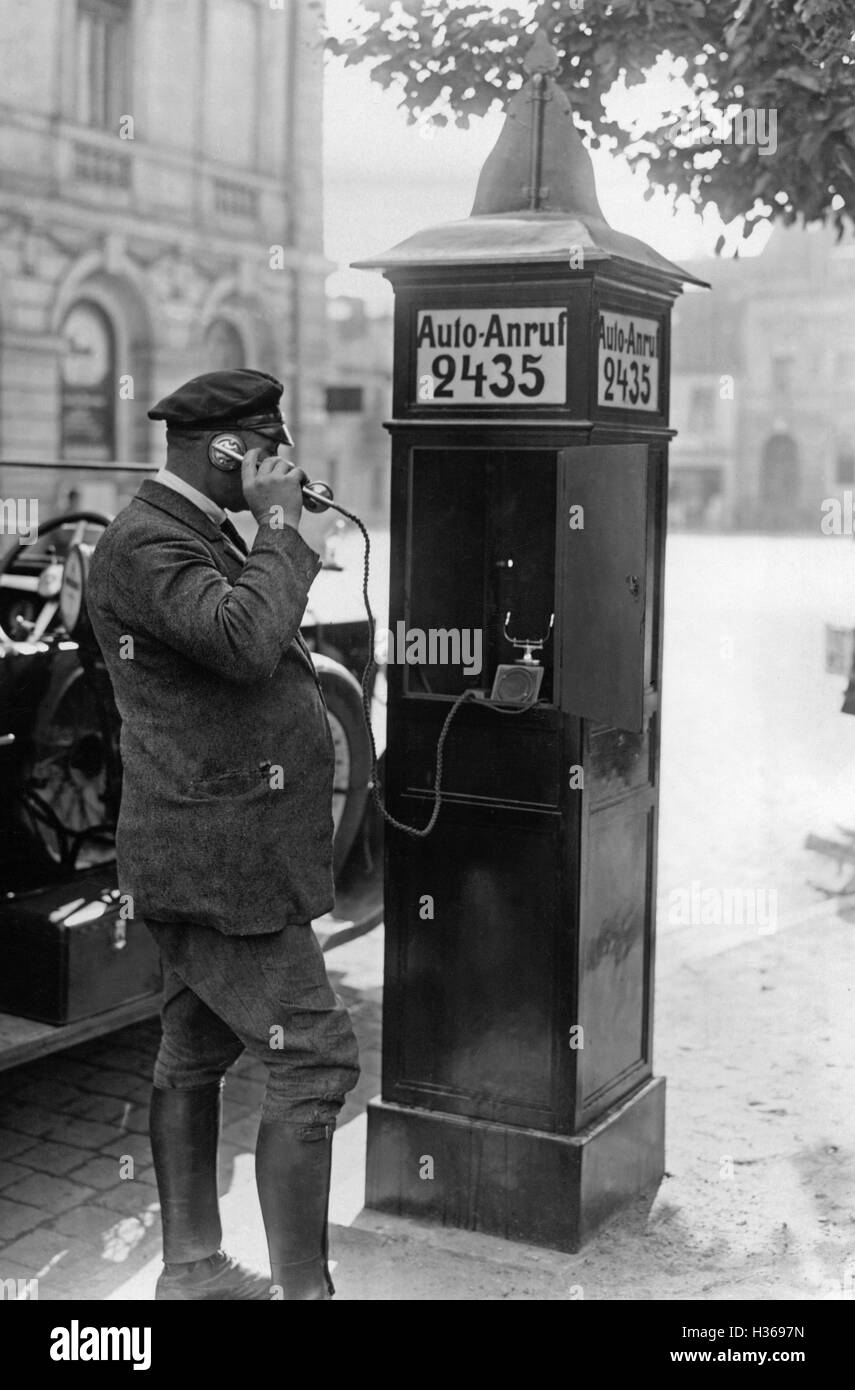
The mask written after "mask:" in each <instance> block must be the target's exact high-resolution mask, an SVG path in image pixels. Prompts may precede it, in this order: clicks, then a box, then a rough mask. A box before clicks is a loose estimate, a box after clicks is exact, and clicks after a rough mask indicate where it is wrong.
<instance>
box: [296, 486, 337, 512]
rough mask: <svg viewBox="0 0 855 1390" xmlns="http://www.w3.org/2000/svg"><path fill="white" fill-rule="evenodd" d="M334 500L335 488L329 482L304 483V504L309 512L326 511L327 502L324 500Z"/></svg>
mask: <svg viewBox="0 0 855 1390" xmlns="http://www.w3.org/2000/svg"><path fill="white" fill-rule="evenodd" d="M325 498H327V499H329V501H330V502H331V501H332V500H333V490H332V488H331V487H330V485H329V483H304V484H303V506H304V507H305V508H306V511H307V512H325V511H326V510H327V503H326V501H325V500H324V499H325Z"/></svg>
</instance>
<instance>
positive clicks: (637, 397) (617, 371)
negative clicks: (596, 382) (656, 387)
mask: <svg viewBox="0 0 855 1390" xmlns="http://www.w3.org/2000/svg"><path fill="white" fill-rule="evenodd" d="M603 375H604V376H605V379H606V389H605V392H604V394H603V400H604V401H613V400H615V399H616V397H615V387H617V388H618V390H619V391H620V393H621V397H620V398H621V402H622V403H623V402H625V401H627V400H628V401H629V403H630V405H637V404H638V402H639V401H641V404H642V405H647V404H648V402H649V401H650V363H649V362H644V363H642V365H641V368H640V369H639V365H638V363H637V362H630V364H629V372H627V370H626V367H625V365H624V363H623V361H622V360H621V359H620V358H618V359H617V361H615V359H614V357H612V356H611V355H609V356H607V357H606V359H605V361H604V362H603Z"/></svg>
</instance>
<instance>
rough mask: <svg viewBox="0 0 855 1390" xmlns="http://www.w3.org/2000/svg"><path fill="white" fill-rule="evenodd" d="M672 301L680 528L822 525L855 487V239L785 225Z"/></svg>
mask: <svg viewBox="0 0 855 1390" xmlns="http://www.w3.org/2000/svg"><path fill="white" fill-rule="evenodd" d="M687 268H691V269H693V270H694V271H695V273H696V274H698V275H699V276H700V277H701V278H702V279H705V280H709V281H711V283H712V290H711V291H700V292H698V293H688V294H686V295H684V296H683V298H682V299H681V300H680V301H679V303H678V304H677V306H676V309H675V315H674V333H673V344H672V388H671V419H672V422H673V424H674V426H675V428H676V429H677V430H678V431H679V433H678V436H677V439H676V440H675V442H674V445H673V446H672V451H671V489H670V503H671V514H672V522H673V523H674V524H676V525H680V524H683V525H688V526H696V527H708V528H715V529H717V528H718V527H719V526H726V527H734V528H736V529H752V530H753V529H760V530H781V531H787V530H817V529H818V527H819V522H820V519H821V515H822V513H821V506H822V502H823V500H824V499H825V498H829V497H835V496H841V495H842V493H843V491H845V490H846V489H847V488H848V489H849V490H850V491H851V490H852V489H853V487H855V238H850V237H847V238H845V239H844V240H843V241H841V242H837V241H836V240H835V235H834V233H833V232H832V231H830V230H825V229H823V230H816V231H810V232H805V231H800V230H797V229H786V230H784V229H776V230H775V231H774V232H773V233H772V236H771V238H770V240H769V243H768V245H767V246H766V248H765V250H764V251H763V253H762V254H761V255H760V256H752V257H746V258H743V259H740V260H737V261H734V260H716V261H703V262H697V263H695V264H694V265H693V266H692V267H687Z"/></svg>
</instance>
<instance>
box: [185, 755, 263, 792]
mask: <svg viewBox="0 0 855 1390" xmlns="http://www.w3.org/2000/svg"><path fill="white" fill-rule="evenodd" d="M270 768H271V765H270V763H269V762H263V763H257V764H256V765H255V767H248V768H247V767H235V768H229V769H228V770H227V771H226V772H217V773H214V774H213V776H211V777H197V778H196V779H195V780H194V781H193V782H191V783H190V785H189V787H188V789H187V794H188V795H189V796H191V797H197V798H199V799H207V798H208V797H218V796H224V797H226V796H242V795H243V794H244V793H245V792H253V791H257V790H258V789H259V788H260V787H262V786H264V787H268V788H269V787H270Z"/></svg>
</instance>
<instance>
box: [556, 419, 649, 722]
mask: <svg viewBox="0 0 855 1390" xmlns="http://www.w3.org/2000/svg"><path fill="white" fill-rule="evenodd" d="M558 465H559V472H558V491H559V499H558V500H559V505H558V528H559V532H560V534H559V535H558V537H557V544H556V548H555V549H556V555H557V556H560V557H561V558H560V562H559V563H560V565H561V570H560V573H559V576H558V594H559V597H560V600H561V601H560V603H559V606H558V614H557V617H556V622H557V624H558V649H559V651H560V673H559V686H558V688H559V690H560V692H561V694H560V700H559V703H560V705H561V708H562V710H563V711H564V712H565V714H573V715H576V716H577V717H580V718H583V719H589V720H592V721H594V722H596V723H598V724H604V725H607V726H608V727H609V728H614V729H626V730H628V731H629V732H631V733H641V731H642V728H643V725H644V691H645V687H646V686H647V684H648V667H649V647H648V643H647V591H648V590H647V532H648V509H647V446H646V445H645V444H594V445H590V444H589V445H585V446H584V447H580V448H573V449H562V450H561V451H560V453H559V455H558Z"/></svg>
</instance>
